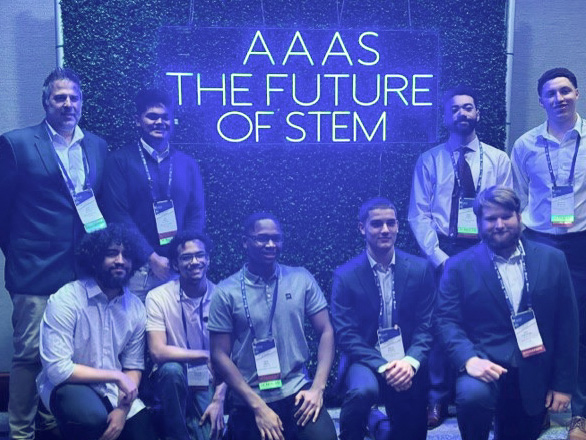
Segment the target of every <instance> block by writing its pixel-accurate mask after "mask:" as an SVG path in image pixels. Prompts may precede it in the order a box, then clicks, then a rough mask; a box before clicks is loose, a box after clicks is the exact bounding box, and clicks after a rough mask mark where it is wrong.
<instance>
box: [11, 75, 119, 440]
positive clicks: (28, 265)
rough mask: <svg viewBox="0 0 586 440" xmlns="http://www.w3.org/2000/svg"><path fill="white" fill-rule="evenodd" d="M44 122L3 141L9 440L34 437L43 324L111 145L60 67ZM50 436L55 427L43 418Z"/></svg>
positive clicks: (48, 84) (69, 271) (70, 267)
mask: <svg viewBox="0 0 586 440" xmlns="http://www.w3.org/2000/svg"><path fill="white" fill-rule="evenodd" d="M43 107H44V108H45V112H46V118H45V120H44V121H43V122H42V123H41V124H39V125H36V126H33V127H27V128H23V129H20V130H14V131H11V132H8V133H5V134H3V135H2V136H1V137H0V248H1V249H2V252H3V253H4V256H5V257H6V270H5V277H6V289H7V290H8V291H9V292H10V295H11V298H12V302H13V309H14V311H13V315H12V323H13V327H14V338H13V341H14V357H13V360H12V370H11V372H10V396H9V404H8V415H9V424H10V438H13V439H20V438H27V439H29V438H34V429H35V425H34V419H35V414H36V411H37V402H38V397H37V393H36V387H35V378H36V376H37V374H38V373H39V371H40V370H41V363H40V359H39V324H40V322H41V318H42V316H43V312H44V310H45V305H46V302H47V298H48V297H49V295H50V294H52V293H55V292H56V291H57V290H58V289H59V288H60V287H61V286H63V285H64V284H66V283H68V282H70V281H73V280H74V279H76V278H77V273H76V267H75V263H74V248H75V247H76V245H77V243H78V242H79V241H80V240H81V238H82V236H83V235H84V234H85V231H84V225H83V223H82V221H81V220H80V216H79V214H78V211H77V209H76V206H75V203H74V197H75V196H76V194H79V193H80V192H86V193H87V194H89V193H90V190H91V191H93V193H94V195H95V196H97V197H98V198H99V195H100V190H101V183H102V171H103V168H104V160H105V156H106V150H107V145H106V142H105V141H104V140H103V139H101V138H99V137H97V136H95V135H93V134H91V133H89V132H87V131H82V130H81V129H80V128H79V127H78V125H77V124H78V122H79V119H80V118H81V108H82V93H81V85H80V80H79V78H78V76H77V74H76V73H75V72H73V71H72V70H70V69H62V68H57V69H55V70H54V71H53V72H51V73H50V74H49V76H48V77H47V79H46V80H45V83H44V89H43ZM42 420H43V421H44V422H46V423H43V424H44V425H45V426H39V427H38V428H45V429H49V428H52V427H54V426H55V423H54V421H52V420H50V419H49V418H48V417H47V415H46V414H45V416H43V417H42Z"/></svg>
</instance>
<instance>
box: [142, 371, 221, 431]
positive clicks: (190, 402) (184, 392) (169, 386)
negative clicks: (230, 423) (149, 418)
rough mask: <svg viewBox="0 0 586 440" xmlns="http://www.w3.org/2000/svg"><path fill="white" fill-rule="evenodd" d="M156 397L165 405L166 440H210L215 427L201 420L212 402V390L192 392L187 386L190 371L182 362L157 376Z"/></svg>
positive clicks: (155, 374)
mask: <svg viewBox="0 0 586 440" xmlns="http://www.w3.org/2000/svg"><path fill="white" fill-rule="evenodd" d="M153 379H154V380H153V383H154V388H155V397H156V399H157V400H158V401H159V402H160V404H161V412H162V418H163V429H164V431H165V436H164V438H165V439H166V440H208V439H209V438H210V431H211V425H210V423H209V421H208V422H206V423H205V424H204V425H203V426H199V420H200V419H201V416H202V415H203V413H204V412H205V410H206V408H207V407H208V405H209V404H210V402H211V400H212V391H211V387H209V388H208V389H207V390H192V389H190V388H189V387H188V386H187V369H186V366H185V365H184V364H180V363H178V362H166V363H164V364H162V365H159V367H158V368H157V370H156V371H154V372H153Z"/></svg>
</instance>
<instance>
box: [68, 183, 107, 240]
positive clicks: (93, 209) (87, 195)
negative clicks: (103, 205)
mask: <svg viewBox="0 0 586 440" xmlns="http://www.w3.org/2000/svg"><path fill="white" fill-rule="evenodd" d="M73 202H74V203H75V209H76V210H77V214H78V215H79V218H80V220H81V222H82V223H83V227H84V229H85V231H86V232H87V233H88V234H89V233H91V232H94V231H99V230H100V229H104V228H105V227H106V220H104V216H103V215H102V213H101V212H100V208H99V207H98V203H97V202H96V197H95V196H94V191H93V190H92V189H91V188H89V189H86V190H83V191H80V192H78V193H77V194H74V195H73Z"/></svg>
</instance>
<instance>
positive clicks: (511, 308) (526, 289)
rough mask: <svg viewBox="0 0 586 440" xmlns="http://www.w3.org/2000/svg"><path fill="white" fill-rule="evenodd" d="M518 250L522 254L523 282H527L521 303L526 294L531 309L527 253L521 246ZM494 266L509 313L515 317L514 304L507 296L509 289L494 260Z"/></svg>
mask: <svg viewBox="0 0 586 440" xmlns="http://www.w3.org/2000/svg"><path fill="white" fill-rule="evenodd" d="M517 249H518V250H519V252H520V253H521V265H522V266H523V280H524V281H525V284H524V286H523V292H521V301H522V300H523V297H524V296H525V294H526V295H527V308H528V309H530V308H531V305H532V304H531V296H530V295H529V277H528V276H527V266H526V265H525V251H524V250H523V248H522V247H521V246H517ZM492 264H493V266H494V270H495V271H496V276H497V277H498V279H499V281H500V283H501V289H503V292H504V294H505V298H506V300H507V305H508V306H509V311H510V312H511V316H515V309H514V307H513V303H512V301H511V298H509V295H508V294H507V289H506V288H505V282H504V281H503V277H502V276H501V273H500V272H499V270H498V267H497V265H496V262H495V261H494V258H493V259H492ZM521 301H519V304H521Z"/></svg>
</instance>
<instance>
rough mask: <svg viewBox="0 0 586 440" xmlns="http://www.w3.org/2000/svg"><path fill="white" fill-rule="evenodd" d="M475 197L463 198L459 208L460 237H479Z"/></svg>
mask: <svg viewBox="0 0 586 440" xmlns="http://www.w3.org/2000/svg"><path fill="white" fill-rule="evenodd" d="M473 205H474V199H471V198H461V199H460V205H459V208H458V237H462V238H477V237H478V225H477V224H476V215H475V214H474V210H473V209H472V206H473Z"/></svg>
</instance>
